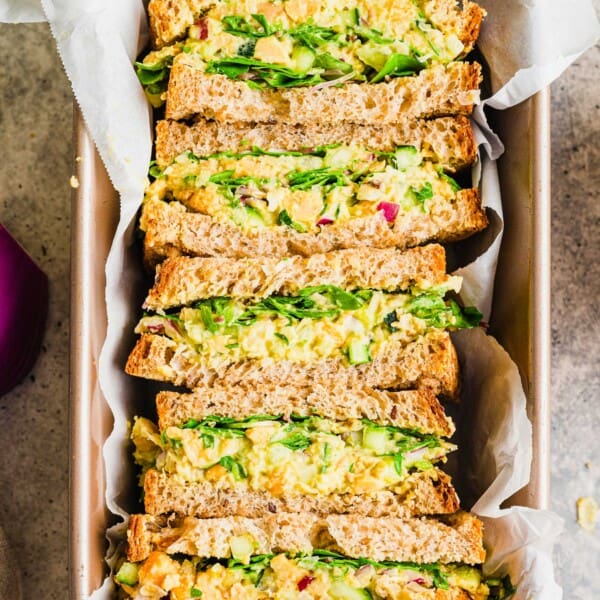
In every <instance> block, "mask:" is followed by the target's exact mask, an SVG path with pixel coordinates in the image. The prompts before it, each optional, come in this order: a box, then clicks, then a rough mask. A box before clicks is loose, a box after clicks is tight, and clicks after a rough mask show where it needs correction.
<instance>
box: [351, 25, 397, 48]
mask: <svg viewBox="0 0 600 600" xmlns="http://www.w3.org/2000/svg"><path fill="white" fill-rule="evenodd" d="M354 32H355V33H356V35H357V36H358V37H359V38H360V39H361V40H371V41H372V42H374V43H375V44H391V43H393V41H394V40H393V39H391V38H386V37H384V35H383V33H382V32H381V31H379V29H372V28H369V27H355V28H354Z"/></svg>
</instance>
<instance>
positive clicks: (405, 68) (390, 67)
mask: <svg viewBox="0 0 600 600" xmlns="http://www.w3.org/2000/svg"><path fill="white" fill-rule="evenodd" d="M424 66H425V65H424V64H423V63H422V62H421V61H419V60H418V59H416V58H415V57H414V56H409V55H406V54H392V55H391V56H390V57H389V58H388V59H387V60H386V61H385V64H384V65H383V67H382V68H381V70H380V71H379V73H377V74H376V75H375V77H373V78H372V79H371V83H378V82H379V81H382V80H383V79H385V78H386V77H405V76H407V75H414V74H415V73H418V72H419V71H420V70H421V69H423V68H424Z"/></svg>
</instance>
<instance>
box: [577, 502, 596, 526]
mask: <svg viewBox="0 0 600 600" xmlns="http://www.w3.org/2000/svg"><path fill="white" fill-rule="evenodd" d="M597 518H598V503H597V502H596V500H594V498H592V497H590V496H584V497H583V498H579V499H578V500H577V523H579V526H580V527H581V528H582V529H585V530H586V531H594V528H595V527H596V520H597Z"/></svg>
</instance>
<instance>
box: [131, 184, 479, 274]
mask: <svg viewBox="0 0 600 600" xmlns="http://www.w3.org/2000/svg"><path fill="white" fill-rule="evenodd" d="M487 223H488V220H487V217H486V215H485V211H484V210H483V208H482V206H481V200H480V198H479V194H478V192H477V190H461V191H459V192H458V193H457V195H456V200H455V202H454V203H453V204H448V205H447V206H445V207H443V208H442V207H440V208H439V209H437V210H436V211H429V212H422V211H414V212H411V213H409V214H407V215H405V216H403V217H402V218H401V219H396V221H395V223H394V225H393V226H392V227H390V225H389V223H388V222H387V221H386V220H385V217H384V215H383V213H382V212H381V211H378V213H377V214H376V215H374V216H372V217H364V218H358V219H352V220H350V221H346V222H344V223H339V224H336V223H333V224H332V225H328V226H327V227H322V228H321V230H320V231H319V233H316V234H314V233H300V232H298V231H296V230H294V229H293V228H291V227H287V226H285V225H280V226H275V227H269V228H267V229H261V230H256V231H249V232H245V231H243V230H242V229H241V228H240V227H238V226H237V225H235V224H233V223H231V224H229V223H224V222H220V221H217V220H215V219H213V218H212V217H210V216H209V215H204V214H201V213H192V212H188V211H187V209H186V208H185V207H184V206H183V205H182V204H180V203H179V202H170V203H168V202H164V201H162V200H150V201H146V202H144V205H143V208H142V218H141V221H140V227H141V229H142V230H143V231H144V232H145V236H144V259H145V261H146V264H147V265H148V266H149V267H152V266H154V265H156V264H157V263H159V262H161V261H162V260H164V259H165V258H166V257H169V256H179V255H182V254H183V255H192V256H229V257H233V258H243V257H252V256H270V257H277V258H281V257H284V256H293V255H294V254H299V255H301V256H310V255H311V254H317V253H324V252H331V251H332V250H339V249H344V248H391V247H398V248H409V247H412V246H418V245H420V244H424V243H427V242H443V243H446V242H452V241H457V240H461V239H464V238H466V237H468V236H470V235H472V234H474V233H476V232H478V231H481V230H482V229H484V228H485V227H486V226H487Z"/></svg>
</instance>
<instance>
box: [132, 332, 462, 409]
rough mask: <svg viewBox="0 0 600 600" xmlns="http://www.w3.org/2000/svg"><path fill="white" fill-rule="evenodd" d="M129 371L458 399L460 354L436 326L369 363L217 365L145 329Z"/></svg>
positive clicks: (173, 378) (191, 380) (176, 379)
mask: <svg viewBox="0 0 600 600" xmlns="http://www.w3.org/2000/svg"><path fill="white" fill-rule="evenodd" d="M125 370H126V372H127V373H129V374H130V375H135V376H137V377H145V378H146V379H155V380H158V381H169V382H171V383H174V384H175V385H185V386H186V387H188V388H194V387H196V386H206V385H208V386H210V385H213V384H215V383H226V384H228V385H238V384H239V383H242V382H244V383H245V384H247V385H263V384H277V385H279V384H284V383H286V382H288V381H294V382H295V383H296V384H299V385H310V384H315V383H316V384H319V383H321V384H322V383H325V384H336V385H342V386H347V387H349V386H353V385H363V386H364V385H366V386H369V387H375V388H395V389H414V388H422V387H424V388H428V389H430V390H431V391H432V392H433V393H434V394H436V395H440V396H443V397H445V398H448V399H451V400H453V399H454V400H455V399H457V396H458V388H459V383H458V359H457V356H456V350H455V349H454V346H453V344H452V340H451V339H450V335H449V334H448V333H447V332H445V331H439V330H434V331H431V332H429V333H427V334H426V335H424V336H421V337H419V338H417V339H416V340H415V341H413V342H410V343H409V344H407V345H405V346H402V345H400V344H397V343H391V344H389V345H388V346H387V348H385V349H382V352H381V353H380V354H379V355H377V356H375V357H374V359H373V360H372V361H371V362H370V363H366V364H362V365H354V366H352V365H350V366H347V365H345V363H343V362H342V361H341V360H338V359H325V360H321V361H320V362H318V363H314V364H307V365H304V364H300V363H294V362H290V361H279V362H271V361H266V360H265V361H261V360H256V359H250V360H246V361H244V362H240V363H234V364H231V365H227V366H224V367H221V368H219V369H213V368H210V367H207V366H204V365H202V364H201V363H200V362H199V360H198V358H197V357H196V355H195V353H194V352H193V350H192V349H191V348H189V347H188V346H187V345H184V344H177V343H176V342H174V341H173V340H171V339H170V338H167V337H164V336H159V335H152V334H144V335H142V336H141V337H140V339H139V340H138V342H137V343H136V345H135V348H134V349H133V350H132V352H131V354H130V355H129V359H128V360H127V365H126V367H125Z"/></svg>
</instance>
